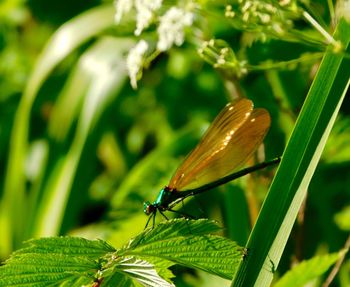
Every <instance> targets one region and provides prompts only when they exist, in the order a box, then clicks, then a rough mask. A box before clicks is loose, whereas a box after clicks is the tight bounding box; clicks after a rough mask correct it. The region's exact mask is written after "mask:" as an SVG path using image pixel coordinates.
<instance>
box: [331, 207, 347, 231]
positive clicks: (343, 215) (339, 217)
mask: <svg viewBox="0 0 350 287" xmlns="http://www.w3.org/2000/svg"><path fill="white" fill-rule="evenodd" d="M334 220H335V222H336V224H337V225H338V227H339V228H340V229H342V230H344V231H350V206H347V207H345V208H344V209H343V210H341V211H340V212H338V213H337V214H336V215H335V216H334Z"/></svg>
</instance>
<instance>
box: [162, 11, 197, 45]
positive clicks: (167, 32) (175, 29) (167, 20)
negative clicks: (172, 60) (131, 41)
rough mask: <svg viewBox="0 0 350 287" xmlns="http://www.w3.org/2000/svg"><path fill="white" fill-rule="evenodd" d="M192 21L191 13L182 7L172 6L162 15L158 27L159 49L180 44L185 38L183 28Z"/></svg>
mask: <svg viewBox="0 0 350 287" xmlns="http://www.w3.org/2000/svg"><path fill="white" fill-rule="evenodd" d="M192 22H193V14H192V13H190V12H186V11H184V10H182V9H179V8H176V7H172V8H170V9H169V10H168V11H167V12H166V13H165V14H164V15H163V16H162V17H160V24H159V27H158V30H157V31H158V36H159V41H158V44H157V48H158V50H159V51H166V50H168V49H170V48H171V46H172V45H174V44H176V45H177V46H180V45H182V44H183V42H184V39H185V34H184V28H185V27H186V26H190V25H191V24H192Z"/></svg>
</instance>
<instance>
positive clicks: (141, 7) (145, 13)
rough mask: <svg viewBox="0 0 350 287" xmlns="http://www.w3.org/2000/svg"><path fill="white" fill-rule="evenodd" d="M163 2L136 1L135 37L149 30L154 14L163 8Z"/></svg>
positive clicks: (159, 0) (151, 0)
mask: <svg viewBox="0 0 350 287" xmlns="http://www.w3.org/2000/svg"><path fill="white" fill-rule="evenodd" d="M162 2H163V0H135V8H136V11H137V16H136V30H135V35H137V36H139V35H140V34H141V33H142V31H143V30H144V29H145V28H147V27H148V26H149V25H150V24H151V22H152V18H153V13H154V12H155V11H157V10H158V9H159V8H160V7H161V6H162Z"/></svg>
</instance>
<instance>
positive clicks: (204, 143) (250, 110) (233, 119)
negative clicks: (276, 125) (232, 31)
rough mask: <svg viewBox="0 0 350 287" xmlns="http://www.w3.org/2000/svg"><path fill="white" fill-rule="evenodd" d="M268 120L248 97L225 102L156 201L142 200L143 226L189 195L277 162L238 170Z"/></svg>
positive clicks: (258, 139) (265, 129) (264, 133)
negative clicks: (145, 217)
mask: <svg viewBox="0 0 350 287" xmlns="http://www.w3.org/2000/svg"><path fill="white" fill-rule="evenodd" d="M270 123H271V119H270V115H269V113H268V112H267V111H266V110H265V109H260V108H257V109H254V107H253V102H252V101H250V100H248V99H245V98H241V99H238V100H236V101H233V102H231V103H228V104H227V105H226V106H225V107H224V108H223V110H222V111H221V112H220V113H219V115H218V116H217V117H216V118H215V120H214V121H213V123H212V124H211V125H210V127H209V128H208V130H207V131H206V132H205V134H204V135H203V137H202V139H201V141H200V142H199V144H198V145H197V146H196V147H195V148H194V149H193V150H192V152H190V154H189V155H188V156H187V157H186V158H185V160H184V161H183V163H182V164H181V165H180V166H179V167H178V169H177V170H176V172H175V174H174V175H173V177H172V178H171V180H170V182H169V184H168V185H167V186H165V187H164V188H163V189H162V190H161V191H160V192H159V195H158V197H157V198H156V200H155V201H154V202H153V203H150V202H149V201H147V202H145V203H144V205H143V209H144V213H145V214H147V215H149V216H150V217H149V219H148V221H147V224H146V227H147V226H148V224H149V222H150V220H151V218H153V225H154V223H155V216H156V214H157V211H159V212H160V213H161V214H162V215H163V216H164V217H165V218H166V216H165V215H164V211H174V210H173V209H172V208H173V207H174V206H175V205H176V204H178V203H179V202H180V201H182V200H184V199H185V198H186V197H188V196H192V195H196V194H199V193H201V192H204V191H207V190H210V189H212V188H214V187H217V186H219V185H222V184H225V183H227V182H229V181H231V180H234V179H236V178H238V177H241V176H244V175H246V174H248V173H251V172H253V171H256V170H259V169H262V168H265V167H267V166H270V165H274V164H277V163H279V161H280V158H276V159H273V160H271V161H268V162H263V163H260V164H257V165H255V166H251V167H248V168H245V169H242V170H239V168H240V167H242V165H243V164H244V163H245V162H246V161H247V160H248V159H249V157H250V156H251V155H252V154H253V153H254V152H255V150H256V149H257V148H258V146H259V145H260V144H261V143H262V141H263V139H264V137H265V135H266V133H267V131H268V129H269V127H270ZM237 170H239V171H237Z"/></svg>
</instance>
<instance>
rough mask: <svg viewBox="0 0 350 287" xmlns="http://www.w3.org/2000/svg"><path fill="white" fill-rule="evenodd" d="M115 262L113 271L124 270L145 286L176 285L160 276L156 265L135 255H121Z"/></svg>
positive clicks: (172, 286)
mask: <svg viewBox="0 0 350 287" xmlns="http://www.w3.org/2000/svg"><path fill="white" fill-rule="evenodd" d="M114 264H115V265H114V268H113V271H117V272H122V273H123V274H124V275H126V276H127V277H130V278H132V279H133V280H136V281H138V282H139V283H140V284H142V285H143V286H159V287H175V285H174V284H172V283H169V282H167V281H166V280H164V279H163V278H162V277H160V276H159V274H158V273H157V271H156V269H155V266H154V265H153V264H151V263H149V262H147V261H144V260H141V259H137V258H133V257H126V258H123V257H121V258H118V259H117V260H115V261H114ZM108 286H114V285H108ZM120 286H121V285H120Z"/></svg>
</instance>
